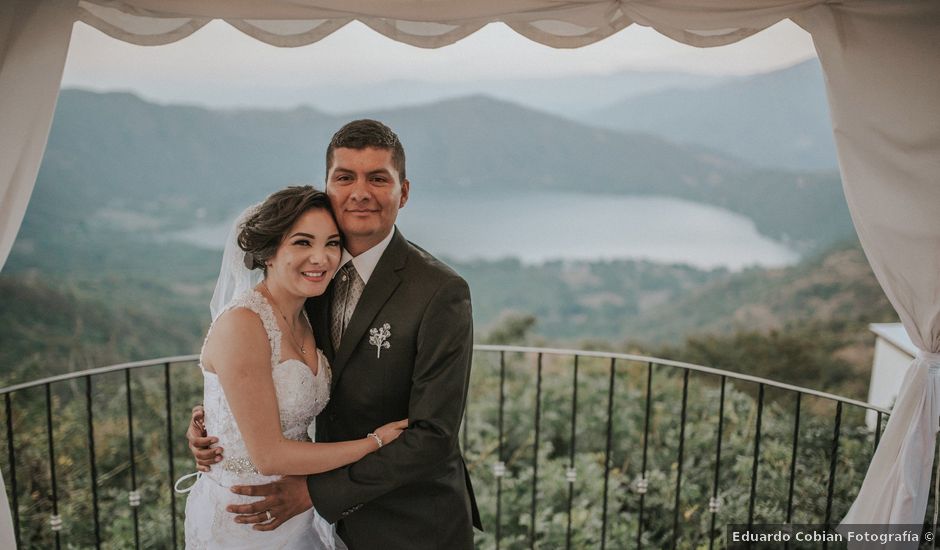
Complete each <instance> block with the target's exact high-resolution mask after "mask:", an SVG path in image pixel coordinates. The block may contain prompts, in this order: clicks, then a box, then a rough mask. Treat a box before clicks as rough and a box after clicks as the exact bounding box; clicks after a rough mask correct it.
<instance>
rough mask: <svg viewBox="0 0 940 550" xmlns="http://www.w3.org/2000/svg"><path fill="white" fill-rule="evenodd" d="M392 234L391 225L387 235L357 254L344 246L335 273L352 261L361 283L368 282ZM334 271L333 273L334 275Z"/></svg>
mask: <svg viewBox="0 0 940 550" xmlns="http://www.w3.org/2000/svg"><path fill="white" fill-rule="evenodd" d="M394 234H395V228H394V227H392V230H391V231H389V232H388V235H386V236H385V238H384V239H382V240H381V241H379V243H378V244H376V245H375V246H373V247H372V248H370V249H369V250H366V251H365V252H363V253H362V254H360V255H358V256H353V255H352V254H350V253H349V251H348V250H346V249H345V248H344V249H343V255H342V257H340V260H339V267H338V268H337V269H336V273H339V270H340V269H342V267H343V266H344V265H346V262H352V263H353V266H355V268H356V272H357V273H359V277H360V278H361V279H362V283H363V285H367V284H369V277H371V276H372V272H373V271H375V266H376V265H378V263H379V259H380V258H381V257H382V254H383V253H385V249H386V248H388V243H390V242H392V235H394ZM336 273H334V274H333V276H334V277H335V276H336Z"/></svg>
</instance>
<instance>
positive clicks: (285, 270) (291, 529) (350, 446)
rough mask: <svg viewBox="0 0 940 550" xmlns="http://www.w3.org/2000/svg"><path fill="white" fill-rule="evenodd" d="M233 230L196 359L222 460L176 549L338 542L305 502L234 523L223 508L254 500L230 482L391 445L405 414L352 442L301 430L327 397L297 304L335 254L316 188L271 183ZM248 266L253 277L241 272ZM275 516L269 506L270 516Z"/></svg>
mask: <svg viewBox="0 0 940 550" xmlns="http://www.w3.org/2000/svg"><path fill="white" fill-rule="evenodd" d="M236 233H237V246H238V248H236V247H235V246H234V242H236V239H234V238H232V236H230V238H229V241H230V242H229V243H228V244H227V246H226V253H225V255H224V256H223V266H222V273H221V274H220V277H219V283H218V285H217V287H216V295H215V296H213V318H214V320H213V323H212V326H211V327H210V329H209V333H208V335H207V336H206V341H205V344H204V345H203V350H202V354H201V357H200V366H201V368H202V371H203V378H204V383H205V390H204V408H205V422H206V430H207V431H208V433H211V434H213V435H214V436H216V437H217V438H218V440H219V441H218V445H217V447H218V448H219V450H221V449H222V448H224V450H225V453H224V457H225V458H224V460H220V461H218V462H216V463H215V464H213V466H212V467H211V468H210V469H209V471H208V472H205V473H203V474H202V475H201V476H200V477H199V478H198V479H197V481H196V483H195V484H194V485H193V487H192V490H191V492H190V495H189V498H188V500H187V503H186V546H187V548H191V549H201V548H225V549H238V548H246V549H247V548H287V549H331V548H335V547H337V546H339V547H340V548H342V541H340V540H339V539H338V538H336V537H335V535H334V532H333V529H332V527H331V526H330V525H329V524H327V523H326V521H325V520H324V519H322V518H320V517H319V516H317V515H316V514H315V512H314V511H313V510H309V511H308V512H306V513H303V514H300V515H298V516H295V517H293V518H291V519H290V520H288V521H286V522H285V523H283V524H282V525H280V526H279V527H278V528H277V529H276V530H269V531H264V530H257V529H253V528H252V526H251V525H246V524H238V523H235V522H234V515H233V514H230V513H228V512H227V511H226V506H228V505H232V504H242V503H246V502H250V501H252V500H254V498H255V497H245V496H241V495H237V494H234V493H232V492H231V491H230V490H229V489H230V487H232V486H234V485H253V484H264V483H268V482H270V481H273V480H276V479H278V478H279V477H280V476H281V475H300V474H313V473H319V472H325V471H328V470H332V469H335V468H338V467H341V466H345V465H347V464H350V463H352V462H355V461H357V460H359V459H360V458H362V457H363V456H365V455H366V454H368V453H370V452H373V451H375V450H377V449H378V448H379V447H381V446H382V445H387V444H389V443H391V442H392V441H393V440H395V439H396V438H397V437H398V435H399V434H400V433H401V431H402V430H403V429H405V428H406V427H407V420H402V421H399V422H394V423H391V424H387V425H385V426H381V427H378V428H377V429H376V430H375V432H374V433H370V434H369V435H368V436H367V437H364V438H362V439H359V440H355V441H345V442H340V443H313V442H311V441H310V437H311V436H310V435H309V430H308V426H311V424H312V421H313V420H314V417H315V416H316V415H317V414H318V413H319V412H320V411H321V410H322V409H323V407H324V406H325V405H326V403H327V401H328V400H329V390H330V367H329V365H328V364H327V361H326V358H325V357H324V356H323V354H322V353H321V352H320V351H319V349H318V348H317V343H316V338H315V335H314V334H313V331H312V329H311V327H310V322H309V320H308V319H307V317H306V313H305V312H304V307H303V306H304V302H305V300H306V299H307V298H308V297H311V296H318V295H320V294H322V293H323V292H325V291H326V288H327V286H328V285H329V283H330V279H331V278H332V276H333V274H334V272H335V271H336V269H337V267H338V265H337V264H338V263H339V260H340V256H341V251H342V247H341V240H340V234H339V230H338V229H337V226H336V222H335V220H334V218H333V214H332V211H331V209H330V203H329V199H328V198H327V196H326V194H324V193H322V192H320V191H317V190H315V189H314V188H312V187H309V186H307V187H288V188H286V189H284V190H281V191H278V192H277V193H274V194H273V195H271V196H270V197H268V199H267V200H266V201H265V202H264V203H262V204H261V205H260V206H258V207H255V208H252V209H249V210H248V211H246V213H245V214H243V215H242V217H240V219H239V222H237V223H236V230H235V231H233V235H234V234H236ZM246 268H247V269H246ZM252 270H257V273H260V274H261V275H262V276H261V277H258V276H254V278H252ZM259 278H260V279H261V280H260V282H257V283H256V284H255V281H256V280H257V279H259ZM274 519H275V518H273V517H272V516H271V515H270V512H268V520H269V522H270V521H274ZM262 525H264V524H262Z"/></svg>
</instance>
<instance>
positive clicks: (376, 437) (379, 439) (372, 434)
mask: <svg viewBox="0 0 940 550" xmlns="http://www.w3.org/2000/svg"><path fill="white" fill-rule="evenodd" d="M366 437H371V438H372V439H374V440H375V442H376V443H378V444H379V449H381V448H382V445H384V443H382V438H381V437H379V434H377V433H375V432H369V433H368V434H366Z"/></svg>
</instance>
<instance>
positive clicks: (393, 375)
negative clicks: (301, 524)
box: [307, 229, 480, 550]
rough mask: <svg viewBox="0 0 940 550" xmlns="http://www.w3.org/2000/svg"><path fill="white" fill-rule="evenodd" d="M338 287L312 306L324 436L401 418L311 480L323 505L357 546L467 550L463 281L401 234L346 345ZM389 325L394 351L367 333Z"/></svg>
mask: <svg viewBox="0 0 940 550" xmlns="http://www.w3.org/2000/svg"><path fill="white" fill-rule="evenodd" d="M331 296H332V287H331V288H330V290H328V291H327V293H326V294H324V295H323V296H320V297H318V298H314V299H311V300H309V301H308V303H307V311H308V313H309V315H310V319H311V322H312V323H313V327H314V331H315V332H316V334H317V335H318V339H317V343H318V345H319V346H320V347H322V348H323V350H324V352H325V353H326V355H327V358H328V359H329V360H330V363H331V366H332V370H333V384H332V392H331V398H330V403H329V405H328V406H327V407H326V409H325V410H324V411H323V412H322V413H320V415H319V416H318V417H317V439H318V440H320V441H345V440H350V439H357V438H361V437H364V436H365V435H366V434H367V433H369V432H371V431H373V430H374V429H375V428H377V427H379V426H381V425H383V424H386V423H388V422H392V421H395V420H400V419H402V418H408V419H409V420H410V426H409V428H408V429H407V430H406V431H405V432H404V433H403V434H402V435H401V436H400V437H399V438H398V440H397V441H395V442H393V443H392V444H390V445H388V446H386V447H382V448H381V449H379V450H378V451H376V452H374V453H371V454H369V455H367V456H366V457H365V458H363V459H362V460H360V461H359V462H356V463H355V464H352V465H350V466H346V467H344V468H339V469H337V470H333V471H331V472H326V473H323V474H317V475H312V476H309V477H308V478H307V485H308V488H309V490H310V497H311V499H312V500H313V504H314V507H315V508H316V509H317V512H319V513H320V515H322V516H323V517H324V518H326V519H327V520H328V521H330V522H337V521H339V524H338V531H339V534H340V536H341V537H342V538H343V540H344V541H345V542H346V543H347V545H349V547H350V549H351V550H368V549H373V548H382V549H383V550H391V549H395V548H407V549H420V548H428V549H440V548H448V549H461V548H467V549H470V548H472V547H473V525H476V526H477V527H479V526H480V525H479V514H478V512H477V509H476V503H475V501H474V497H473V489H472V488H471V486H470V478H469V476H468V475H467V471H466V466H465V465H464V461H463V458H462V457H461V454H460V449H459V447H458V437H457V435H458V428H459V426H460V422H461V419H462V417H463V412H464V403H465V401H466V397H467V384H468V382H469V376H470V359H471V353H472V347H473V323H472V319H471V311H470V291H469V288H468V286H467V283H466V282H465V281H464V280H463V279H462V278H461V277H460V276H459V275H457V274H456V273H455V272H454V271H453V270H451V269H450V268H449V267H447V266H446V265H444V264H443V263H441V262H440V261H438V260H437V259H435V258H434V257H433V256H431V255H430V254H428V253H427V252H425V251H423V250H421V249H420V248H418V247H416V246H414V245H412V244H411V243H409V242H408V241H406V240H405V238H404V237H403V236H402V235H401V233H399V232H398V230H397V229H395V234H394V236H393V237H392V240H391V242H390V243H389V245H388V248H387V249H386V250H385V252H384V253H383V254H382V257H381V259H380V260H379V262H378V264H377V265H376V268H375V271H374V272H373V273H372V276H371V277H370V279H369V282H368V284H367V285H366V286H365V289H364V290H363V293H362V297H361V298H360V299H359V303H358V304H357V306H356V309H355V311H354V312H353V316H352V319H350V321H349V326H348V327H347V329H346V331H345V333H344V334H343V339H342V341H341V342H340V345H339V349H336V350H334V349H333V346H332V344H331V342H330V338H329V334H330V331H329V320H330V307H329V304H330V302H331ZM386 323H387V324H388V325H389V332H390V333H391V335H390V336H389V337H388V338H387V340H386V341H387V342H388V344H389V347H387V348H384V347H383V348H382V349H378V348H377V346H376V345H375V343H374V342H370V329H373V328H375V329H380V328H381V327H382V326H383V325H384V324H386Z"/></svg>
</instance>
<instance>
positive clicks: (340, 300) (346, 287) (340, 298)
mask: <svg viewBox="0 0 940 550" xmlns="http://www.w3.org/2000/svg"><path fill="white" fill-rule="evenodd" d="M365 286H366V285H365V283H364V282H363V281H362V277H360V276H359V272H358V271H356V266H354V265H353V263H352V262H351V261H349V262H346V265H344V266H343V267H342V268H341V269H340V270H339V281H337V284H336V291H335V292H333V304H332V310H333V313H332V316H331V317H332V318H331V319H330V338H331V339H332V340H333V349H334V350H338V349H339V343H340V341H341V340H342V338H343V333H344V332H345V331H346V326H347V325H349V320H350V319H352V314H353V311H355V309H356V304H357V303H359V298H360V297H361V296H362V289H363V288H365Z"/></svg>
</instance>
